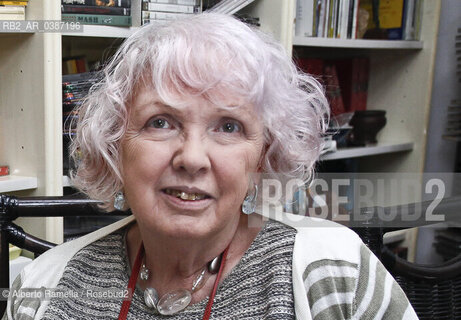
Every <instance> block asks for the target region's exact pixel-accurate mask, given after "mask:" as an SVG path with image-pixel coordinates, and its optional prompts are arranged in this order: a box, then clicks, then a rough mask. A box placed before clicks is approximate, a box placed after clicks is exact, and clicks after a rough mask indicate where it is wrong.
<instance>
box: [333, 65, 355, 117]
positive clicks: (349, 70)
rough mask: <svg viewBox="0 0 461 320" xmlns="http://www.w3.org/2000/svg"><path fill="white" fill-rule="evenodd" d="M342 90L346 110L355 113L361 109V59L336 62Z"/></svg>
mask: <svg viewBox="0 0 461 320" xmlns="http://www.w3.org/2000/svg"><path fill="white" fill-rule="evenodd" d="M334 64H335V66H336V70H337V74H338V80H339V86H340V88H341V93H342V98H343V103H344V109H345V110H346V112H353V111H355V110H358V109H357V108H360V104H361V102H360V100H361V98H360V80H359V77H360V65H361V63H360V58H352V59H345V60H336V61H335V62H334Z"/></svg>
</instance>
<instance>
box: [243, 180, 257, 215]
mask: <svg viewBox="0 0 461 320" xmlns="http://www.w3.org/2000/svg"><path fill="white" fill-rule="evenodd" d="M253 187H254V192H253V194H248V195H247V196H246V197H245V199H244V200H243V203H242V212H243V213H244V214H247V215H249V214H252V213H253V212H255V209H256V200H257V199H258V185H257V184H255V185H254V186H253Z"/></svg>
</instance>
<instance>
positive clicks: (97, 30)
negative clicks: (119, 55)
mask: <svg viewBox="0 0 461 320" xmlns="http://www.w3.org/2000/svg"><path fill="white" fill-rule="evenodd" d="M138 29H139V27H115V26H103V25H91V24H85V25H83V32H63V33H62V35H63V36H73V37H104V38H128V37H129V36H131V35H132V34H133V33H134V32H135V31H136V30H138Z"/></svg>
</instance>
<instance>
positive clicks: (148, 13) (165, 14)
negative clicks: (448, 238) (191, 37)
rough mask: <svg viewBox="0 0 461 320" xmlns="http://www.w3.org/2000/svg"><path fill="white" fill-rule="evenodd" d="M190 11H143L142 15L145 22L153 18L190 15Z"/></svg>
mask: <svg viewBox="0 0 461 320" xmlns="http://www.w3.org/2000/svg"><path fill="white" fill-rule="evenodd" d="M189 15H190V13H175V12H158V11H142V12H141V17H142V19H143V20H146V21H145V22H152V21H151V20H176V19H181V18H184V17H187V16H189Z"/></svg>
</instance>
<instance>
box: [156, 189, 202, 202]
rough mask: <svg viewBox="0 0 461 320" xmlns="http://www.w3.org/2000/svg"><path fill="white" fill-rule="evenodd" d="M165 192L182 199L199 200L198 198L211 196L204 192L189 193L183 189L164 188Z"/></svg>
mask: <svg viewBox="0 0 461 320" xmlns="http://www.w3.org/2000/svg"><path fill="white" fill-rule="evenodd" d="M163 192H165V193H166V194H168V195H170V196H173V197H176V198H179V199H181V200H186V201H197V200H203V199H207V198H210V197H209V196H208V195H206V194H203V193H188V192H185V191H181V190H176V189H164V190H163Z"/></svg>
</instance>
